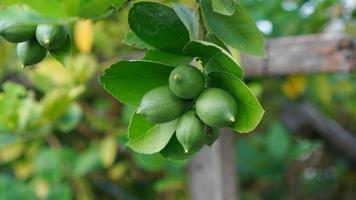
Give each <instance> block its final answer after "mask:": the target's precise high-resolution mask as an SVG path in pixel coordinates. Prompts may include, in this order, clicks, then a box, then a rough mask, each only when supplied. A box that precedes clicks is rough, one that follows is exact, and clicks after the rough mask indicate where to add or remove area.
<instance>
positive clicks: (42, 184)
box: [34, 180, 49, 199]
mask: <svg viewBox="0 0 356 200" xmlns="http://www.w3.org/2000/svg"><path fill="white" fill-rule="evenodd" d="M34 187H35V188H34V191H35V194H36V196H37V197H38V198H39V199H46V198H47V196H48V193H49V184H48V182H47V181H45V180H37V181H36V182H35V185H34Z"/></svg>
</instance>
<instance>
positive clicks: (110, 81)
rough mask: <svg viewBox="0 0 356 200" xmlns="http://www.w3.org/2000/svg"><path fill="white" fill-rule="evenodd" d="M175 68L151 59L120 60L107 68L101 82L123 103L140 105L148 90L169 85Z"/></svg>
mask: <svg viewBox="0 0 356 200" xmlns="http://www.w3.org/2000/svg"><path fill="white" fill-rule="evenodd" d="M173 69H174V68H173V67H170V66H167V65H163V64H159V63H155V62H150V61H120V62H118V63H116V64H114V65H112V66H111V67H110V68H108V69H106V70H105V72H104V74H103V75H101V76H100V83H101V84H102V86H103V87H104V88H105V90H106V91H108V92H109V93H110V94H111V95H112V96H114V97H115V98H116V99H118V100H119V101H121V102H122V103H124V104H128V105H132V106H139V104H140V101H141V99H142V97H143V95H145V94H146V92H148V91H150V90H151V89H153V88H156V87H158V86H163V85H168V77H169V74H170V73H171V71H172V70H173Z"/></svg>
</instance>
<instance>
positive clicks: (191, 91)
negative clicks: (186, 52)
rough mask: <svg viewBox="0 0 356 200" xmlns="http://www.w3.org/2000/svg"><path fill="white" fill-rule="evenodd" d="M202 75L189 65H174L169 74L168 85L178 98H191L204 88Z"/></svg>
mask: <svg viewBox="0 0 356 200" xmlns="http://www.w3.org/2000/svg"><path fill="white" fill-rule="evenodd" d="M204 84H205V80H204V76H203V74H202V73H201V71H200V70H199V69H197V68H196V67H194V66H191V65H181V66H178V67H176V68H175V69H174V70H173V71H172V72H171V75H170V76H169V87H170V88H171V90H172V92H173V93H174V94H175V95H177V96H178V97H180V98H183V99H192V98H194V97H196V96H198V95H199V94H200V93H201V91H202V90H203V89H204Z"/></svg>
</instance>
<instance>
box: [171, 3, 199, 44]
mask: <svg viewBox="0 0 356 200" xmlns="http://www.w3.org/2000/svg"><path fill="white" fill-rule="evenodd" d="M173 9H174V11H175V12H176V13H177V15H178V17H179V18H180V20H182V22H183V23H184V25H185V27H186V28H187V29H188V31H189V35H190V39H191V40H197V39H199V21H198V17H197V12H195V11H193V10H191V9H189V8H187V7H185V6H182V5H180V4H173Z"/></svg>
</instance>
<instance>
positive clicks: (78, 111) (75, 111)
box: [56, 103, 83, 133]
mask: <svg viewBox="0 0 356 200" xmlns="http://www.w3.org/2000/svg"><path fill="white" fill-rule="evenodd" d="M82 115H83V111H82V108H81V107H80V105H79V104H78V103H72V104H71V105H70V106H69V108H68V110H67V111H66V113H64V115H63V116H61V117H60V118H59V120H58V121H57V123H56V128H58V129H59V130H60V131H61V132H63V133H68V132H69V131H71V130H73V129H74V128H75V127H76V126H77V125H78V124H79V122H80V120H81V119H82Z"/></svg>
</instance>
